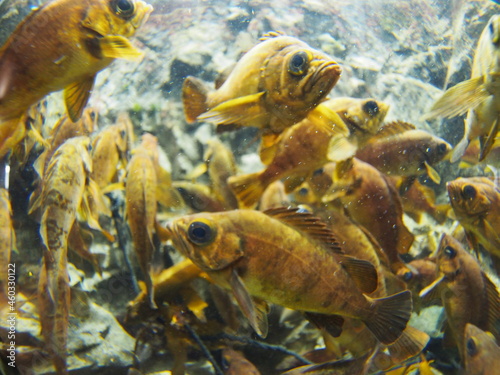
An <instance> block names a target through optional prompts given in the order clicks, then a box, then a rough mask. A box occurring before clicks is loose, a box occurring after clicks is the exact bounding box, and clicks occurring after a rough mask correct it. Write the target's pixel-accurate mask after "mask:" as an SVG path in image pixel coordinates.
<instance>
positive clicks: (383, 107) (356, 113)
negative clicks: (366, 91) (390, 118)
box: [339, 98, 389, 134]
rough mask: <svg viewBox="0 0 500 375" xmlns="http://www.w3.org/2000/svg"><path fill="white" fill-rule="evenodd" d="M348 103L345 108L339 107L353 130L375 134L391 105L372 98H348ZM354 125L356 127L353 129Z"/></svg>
mask: <svg viewBox="0 0 500 375" xmlns="http://www.w3.org/2000/svg"><path fill="white" fill-rule="evenodd" d="M347 99H348V100H349V101H351V103H348V104H347V105H346V106H345V107H344V108H339V110H340V111H341V113H342V116H343V118H345V120H346V123H347V124H348V126H349V129H350V130H351V131H356V130H357V131H362V132H367V133H369V134H375V133H376V132H377V131H378V130H379V128H380V126H381V125H382V122H383V121H384V119H385V116H386V115H387V112H388V111H389V105H388V104H386V103H384V102H381V101H379V100H375V99H373V98H370V99H355V98H347ZM352 127H354V129H352Z"/></svg>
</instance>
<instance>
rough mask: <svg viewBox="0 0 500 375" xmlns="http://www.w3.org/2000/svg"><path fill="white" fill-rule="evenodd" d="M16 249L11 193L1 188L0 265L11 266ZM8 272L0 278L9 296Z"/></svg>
mask: <svg viewBox="0 0 500 375" xmlns="http://www.w3.org/2000/svg"><path fill="white" fill-rule="evenodd" d="M15 248H16V236H15V233H14V227H13V223H12V209H11V205H10V197H9V191H8V190H6V189H4V188H0V264H3V265H4V266H5V267H7V265H8V264H10V257H11V254H12V250H14V249H15ZM8 276H9V275H8V272H7V271H6V272H4V274H3V275H2V276H1V278H0V285H1V286H2V288H3V289H4V290H5V294H6V295H7V286H8V281H9V280H8Z"/></svg>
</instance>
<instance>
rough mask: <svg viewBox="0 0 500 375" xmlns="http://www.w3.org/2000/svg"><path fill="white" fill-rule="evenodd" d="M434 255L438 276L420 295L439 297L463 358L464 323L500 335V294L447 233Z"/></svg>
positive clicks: (475, 261) (470, 256)
mask: <svg viewBox="0 0 500 375" xmlns="http://www.w3.org/2000/svg"><path fill="white" fill-rule="evenodd" d="M436 257H437V261H436V264H437V267H436V269H437V273H438V278H437V279H436V280H435V281H434V282H433V283H432V284H431V285H429V286H427V287H426V288H425V289H423V290H422V291H421V292H420V296H421V297H423V296H426V295H428V294H430V293H434V294H437V295H439V296H440V297H441V301H442V304H443V306H444V308H445V312H446V318H447V320H448V327H449V332H450V333H451V336H452V338H453V339H454V340H455V342H456V345H457V347H458V351H459V353H460V358H461V359H462V361H463V360H464V359H465V355H466V346H465V345H466V342H465V336H464V330H465V326H466V325H467V323H471V324H474V325H476V326H477V327H479V328H481V329H484V330H488V331H492V332H494V334H495V335H496V337H499V338H500V335H499V333H500V332H498V328H499V327H500V325H499V323H500V295H499V292H498V290H497V288H496V286H495V284H493V282H492V281H491V280H490V278H489V277H488V276H487V275H486V274H485V273H484V272H483V271H482V269H481V266H480V264H479V263H478V261H477V260H476V259H475V258H474V257H473V256H472V255H471V254H469V253H468V252H467V251H465V249H464V248H463V247H462V245H461V244H460V242H458V241H457V240H456V239H454V238H453V237H451V236H450V235H447V234H444V235H443V237H442V238H441V242H440V244H439V249H438V252H437V256H436Z"/></svg>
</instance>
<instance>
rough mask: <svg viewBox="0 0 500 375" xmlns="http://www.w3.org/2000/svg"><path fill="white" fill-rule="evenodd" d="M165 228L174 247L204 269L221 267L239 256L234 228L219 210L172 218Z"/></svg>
mask: <svg viewBox="0 0 500 375" xmlns="http://www.w3.org/2000/svg"><path fill="white" fill-rule="evenodd" d="M167 231H169V232H170V233H171V238H172V242H173V243H174V246H175V248H176V249H178V250H179V251H180V252H181V253H182V254H183V255H184V256H186V257H187V258H189V259H191V261H192V262H193V263H194V264H196V265H197V266H198V267H200V268H201V269H202V270H204V271H219V270H223V269H225V268H227V267H228V266H230V265H231V264H232V263H234V262H235V261H236V260H238V259H239V258H241V257H242V256H243V249H242V241H241V239H240V237H239V236H238V231H237V230H235V228H233V225H232V223H231V221H229V220H227V217H225V213H223V212H222V213H213V214H208V213H200V214H195V215H188V216H184V217H181V218H178V219H175V220H174V221H172V222H171V223H169V224H168V225H167Z"/></svg>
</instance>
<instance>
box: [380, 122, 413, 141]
mask: <svg viewBox="0 0 500 375" xmlns="http://www.w3.org/2000/svg"><path fill="white" fill-rule="evenodd" d="M415 129H416V127H415V125H413V124H410V123H409V122H404V121H392V122H390V123H388V124H385V125H384V126H382V127H381V128H380V129H379V130H378V132H377V133H376V134H375V135H374V136H373V137H372V139H371V140H374V139H381V138H387V137H390V136H393V135H397V134H401V133H404V132H407V131H409V130H415Z"/></svg>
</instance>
